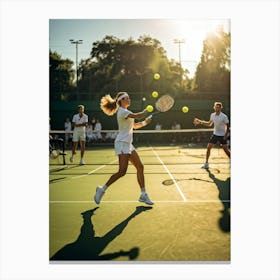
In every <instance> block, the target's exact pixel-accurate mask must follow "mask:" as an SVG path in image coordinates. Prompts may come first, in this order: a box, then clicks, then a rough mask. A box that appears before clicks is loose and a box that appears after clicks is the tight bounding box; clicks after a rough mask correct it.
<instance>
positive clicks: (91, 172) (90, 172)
mask: <svg viewBox="0 0 280 280" xmlns="http://www.w3.org/2000/svg"><path fill="white" fill-rule="evenodd" d="M117 160H118V159H114V160H113V161H111V162H109V163H107V164H104V165H101V166H99V167H98V168H96V169H93V170H91V171H89V172H88V173H87V174H84V175H79V176H73V177H70V179H78V178H82V177H85V176H88V175H90V174H93V173H94V172H96V171H98V170H100V169H102V168H104V167H106V166H107V165H108V164H112V163H114V162H116V161H117Z"/></svg>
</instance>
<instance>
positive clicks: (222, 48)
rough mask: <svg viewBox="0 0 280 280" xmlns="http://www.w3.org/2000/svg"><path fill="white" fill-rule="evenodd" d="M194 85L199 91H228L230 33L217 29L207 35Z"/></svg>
mask: <svg viewBox="0 0 280 280" xmlns="http://www.w3.org/2000/svg"><path fill="white" fill-rule="evenodd" d="M194 84H195V85H194V87H196V88H197V89H198V90H200V91H218V92H221V91H223V92H229V91H230V33H225V32H224V31H223V29H219V30H218V31H217V32H216V33H211V34H208V35H207V37H206V39H205V40H204V42H203V51H202V55H201V60H200V63H199V64H198V66H197V69H196V74H195V79H194Z"/></svg>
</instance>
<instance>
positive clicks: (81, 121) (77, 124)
mask: <svg viewBox="0 0 280 280" xmlns="http://www.w3.org/2000/svg"><path fill="white" fill-rule="evenodd" d="M84 110H85V107H84V106H83V105H78V114H76V115H74V116H73V119H72V125H73V127H74V131H73V139H72V156H71V157H70V162H74V156H75V154H76V149H77V146H78V141H80V146H81V159H80V165H84V164H85V162H84V153H85V146H86V127H87V125H88V116H87V115H86V114H85V113H84Z"/></svg>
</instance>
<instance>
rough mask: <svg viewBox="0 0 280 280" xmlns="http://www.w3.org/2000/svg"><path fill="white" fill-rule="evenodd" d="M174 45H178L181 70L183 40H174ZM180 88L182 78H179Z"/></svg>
mask: <svg viewBox="0 0 280 280" xmlns="http://www.w3.org/2000/svg"><path fill="white" fill-rule="evenodd" d="M174 43H175V44H178V45H179V63H180V67H181V68H182V60H181V44H185V40H184V39H183V40H179V39H174ZM181 86H182V77H181Z"/></svg>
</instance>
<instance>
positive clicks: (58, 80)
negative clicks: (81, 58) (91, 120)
mask: <svg viewBox="0 0 280 280" xmlns="http://www.w3.org/2000/svg"><path fill="white" fill-rule="evenodd" d="M49 59H50V61H49V73H50V76H49V89H50V99H51V100H65V99H67V94H69V93H70V92H71V91H72V89H73V85H72V83H73V79H74V71H73V70H72V66H73V62H72V61H71V60H69V59H62V58H61V56H60V55H59V54H57V53H56V52H54V53H53V52H51V51H50V54H49Z"/></svg>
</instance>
